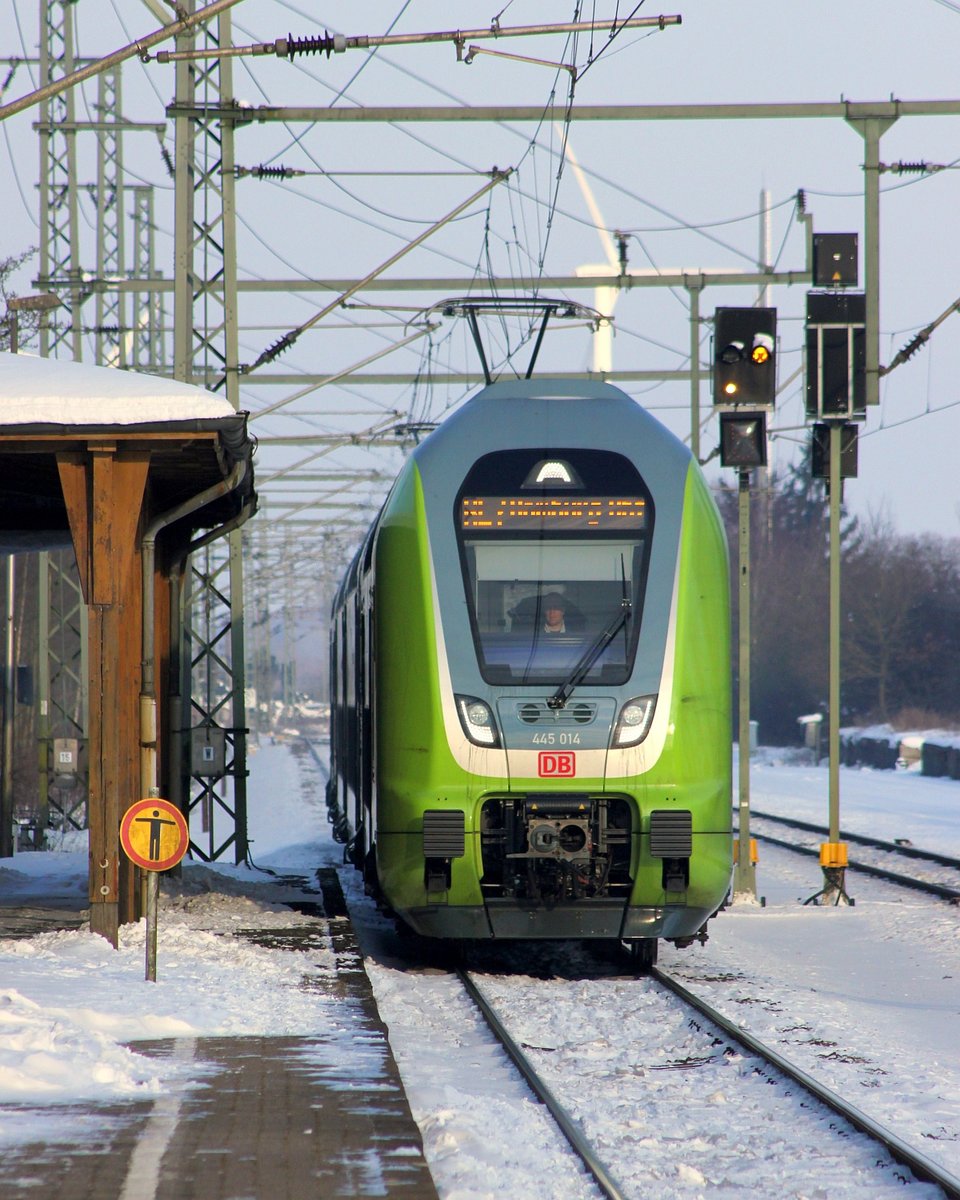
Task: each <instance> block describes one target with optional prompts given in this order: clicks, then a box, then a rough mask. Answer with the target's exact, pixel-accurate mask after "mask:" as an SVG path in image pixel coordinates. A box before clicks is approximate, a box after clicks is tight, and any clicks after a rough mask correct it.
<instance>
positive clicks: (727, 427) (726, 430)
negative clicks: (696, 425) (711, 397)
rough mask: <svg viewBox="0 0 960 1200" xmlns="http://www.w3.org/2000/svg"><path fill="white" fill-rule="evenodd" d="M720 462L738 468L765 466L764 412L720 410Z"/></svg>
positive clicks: (748, 468)
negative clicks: (721, 411)
mask: <svg viewBox="0 0 960 1200" xmlns="http://www.w3.org/2000/svg"><path fill="white" fill-rule="evenodd" d="M720 462H721V464H722V465H723V466H725V467H735V468H736V469H737V470H738V471H750V470H752V469H753V468H754V467H765V466H766V465H767V414H766V413H765V412H723V413H721V414H720Z"/></svg>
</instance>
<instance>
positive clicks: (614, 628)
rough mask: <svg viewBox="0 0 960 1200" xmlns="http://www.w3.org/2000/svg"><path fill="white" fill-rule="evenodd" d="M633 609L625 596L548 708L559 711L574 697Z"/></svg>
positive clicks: (548, 700)
mask: <svg viewBox="0 0 960 1200" xmlns="http://www.w3.org/2000/svg"><path fill="white" fill-rule="evenodd" d="M632 608H633V603H632V601H631V600H630V599H628V597H626V596H624V597H623V599H622V600H621V601H620V608H619V610H618V611H617V612H616V613H615V614H614V616H613V618H612V620H611V621H610V622H609V624H608V625H607V627H606V628H605V629H602V630H601V631H600V633H599V634H597V637H596V640H595V641H594V642H592V643H591V644H590V645H589V646H588V647H587V649H586V650H585V651H584V653H583V654H582V655H581V656H580V660H579V662H578V663H577V665H576V666H575V667H574V668H573V670H572V671H571V672H570V674H569V675H568V676H567V678H566V679H565V680H564V682H563V683H561V684H560V686H559V687H558V688H557V690H556V691H555V692H554V693H553V695H552V696H550V697H549V698H548V699H547V707H548V708H552V709H558V708H563V707H564V705H565V704H566V703H567V701H568V700H569V699H570V697H571V696H572V695H573V689H574V688H575V687H577V685H578V684H579V683H581V681H582V680H583V678H584V676H585V675H586V674H587V672H588V671H589V670H590V668H591V667H592V666H593V664H594V663H595V662H596V661H597V659H598V658H599V657H600V655H601V654H602V653H603V652H604V650H606V648H607V647H608V646H609V645H610V643H611V642H612V641H613V639H614V638H615V637H616V636H617V634H618V633H619V632H620V630H621V629H622V628H623V627H624V625H626V623H627V621H628V619H629V617H630V612H631V610H632Z"/></svg>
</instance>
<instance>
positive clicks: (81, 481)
mask: <svg viewBox="0 0 960 1200" xmlns="http://www.w3.org/2000/svg"><path fill="white" fill-rule="evenodd" d="M149 464H150V455H149V451H146V450H144V451H124V450H119V451H118V447H117V443H116V442H113V441H109V440H106V439H95V438H91V439H89V441H88V443H87V451H86V452H71V453H62V454H58V456H57V465H58V468H59V472H60V481H61V485H62V487H63V495H64V500H65V502H66V507H67V513H68V516H69V519H70V531H71V534H72V537H73V543H74V549H75V550H76V555H77V563H78V565H79V569H80V581H81V586H82V588H83V597H84V600H85V602H86V604H87V606H88V609H89V614H90V730H89V735H90V736H89V759H90V791H89V806H90V811H89V826H90V897H89V898H90V928H91V930H92V931H93V932H94V933H99V934H101V935H102V936H103V937H105V938H107V940H108V941H110V942H111V943H112V944H113V945H114V946H116V945H117V941H118V934H119V927H120V925H121V924H122V923H125V922H127V921H132V920H134V919H135V911H136V901H135V895H134V880H133V872H132V869H129V864H127V863H126V860H125V859H124V860H123V862H121V858H122V856H121V853H120V818H121V816H122V814H123V812H124V811H125V810H126V809H127V808H128V807H129V806H130V805H131V804H133V803H134V801H136V800H139V799H140V798H141V797H140V753H139V750H140V737H139V732H140V721H139V692H140V674H141V666H140V645H141V639H140V621H141V612H142V597H141V594H140V591H141V581H140V543H139V531H140V527H141V520H140V518H141V509H142V506H143V498H144V490H145V486H146V480H147V471H148V469H149Z"/></svg>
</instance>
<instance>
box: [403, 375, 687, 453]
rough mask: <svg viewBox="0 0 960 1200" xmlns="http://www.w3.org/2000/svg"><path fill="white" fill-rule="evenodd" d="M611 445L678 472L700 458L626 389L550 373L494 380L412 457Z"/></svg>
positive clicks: (623, 451) (452, 416)
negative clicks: (694, 456)
mask: <svg viewBox="0 0 960 1200" xmlns="http://www.w3.org/2000/svg"><path fill="white" fill-rule="evenodd" d="M540 444H542V445H556V446H571V447H572V446H586V445H587V444H589V445H590V446H592V447H593V448H595V449H608V450H611V451H614V452H618V453H621V454H626V455H627V456H629V457H632V458H635V459H644V460H646V461H647V463H648V464H649V461H650V459H651V457H656V458H658V459H659V460H661V462H662V465H663V466H665V467H668V469H671V470H677V469H679V468H686V467H687V466H688V465H689V464H690V462H691V461H692V457H693V456H692V455H691V453H690V449H689V447H687V446H686V445H684V443H683V442H681V441H680V439H679V438H677V437H676V436H675V435H674V434H673V433H672V432H671V431H670V430H669V429H667V427H666V426H665V425H663V424H662V423H661V422H660V421H658V420H657V418H656V417H654V416H653V415H652V414H651V413H649V412H647V410H646V409H645V408H643V407H642V405H640V404H638V403H637V402H636V400H634V399H633V398H632V397H630V396H628V395H627V393H626V392H624V391H621V389H620V388H618V387H615V386H614V385H613V384H610V383H601V382H594V381H591V380H580V379H576V380H570V379H555V378H552V377H550V376H542V377H539V378H534V379H515V380H510V381H506V382H497V383H492V384H489V385H488V386H487V387H485V388H482V389H481V390H480V391H479V392H477V393H475V395H473V396H471V397H470V399H469V400H468V401H467V402H466V404H464V405H463V406H462V407H461V408H459V409H458V410H457V411H456V412H455V413H452V414H451V415H450V416H449V417H447V419H446V420H445V421H444V422H443V423H442V424H441V425H440V426H438V428H437V429H435V430H434V432H433V433H432V434H431V435H430V437H428V438H426V439H425V441H424V442H422V443H421V445H420V446H419V447H418V448H417V450H416V451H415V452H414V454H413V455H412V457H413V458H414V459H415V460H417V461H418V462H419V463H420V464H421V465H426V464H427V463H428V462H430V461H431V460H433V461H436V457H437V456H447V455H450V454H452V453H455V451H454V447H455V446H460V447H462V449H463V451H472V452H473V453H474V454H475V455H480V454H483V453H487V452H489V451H492V450H498V449H503V448H507V447H518V448H519V447H522V446H535V445H540Z"/></svg>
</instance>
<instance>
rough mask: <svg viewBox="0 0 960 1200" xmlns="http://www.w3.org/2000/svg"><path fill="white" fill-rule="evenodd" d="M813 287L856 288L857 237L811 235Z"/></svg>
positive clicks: (838, 234)
mask: <svg viewBox="0 0 960 1200" xmlns="http://www.w3.org/2000/svg"><path fill="white" fill-rule="evenodd" d="M813 285H814V287H818V288H820V287H824V288H825V287H829V288H841V287H856V286H857V235H856V234H855V233H815V234H814V235H813Z"/></svg>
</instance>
